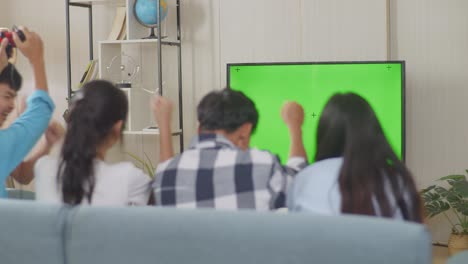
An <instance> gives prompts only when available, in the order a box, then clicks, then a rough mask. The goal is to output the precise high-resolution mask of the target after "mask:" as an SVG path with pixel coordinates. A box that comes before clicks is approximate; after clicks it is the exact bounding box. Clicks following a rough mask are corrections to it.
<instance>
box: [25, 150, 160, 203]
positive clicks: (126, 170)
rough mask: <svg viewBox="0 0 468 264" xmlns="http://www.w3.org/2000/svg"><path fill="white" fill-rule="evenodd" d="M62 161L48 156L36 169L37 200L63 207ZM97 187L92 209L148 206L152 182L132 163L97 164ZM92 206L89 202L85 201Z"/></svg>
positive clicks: (100, 162)
mask: <svg viewBox="0 0 468 264" xmlns="http://www.w3.org/2000/svg"><path fill="white" fill-rule="evenodd" d="M58 165H59V161H58V159H56V158H53V157H50V156H45V157H42V158H41V159H39V160H38V161H37V162H36V165H35V167H34V174H35V178H36V180H35V184H36V200H38V201H44V202H51V203H61V202H62V193H61V189H60V188H59V187H58V186H57V169H58ZM94 174H95V177H96V183H95V186H94V192H93V197H92V201H91V204H92V205H116V206H118V205H130V204H133V205H146V204H147V203H148V199H149V195H150V191H151V188H150V187H151V186H150V183H151V179H150V178H149V177H148V176H147V175H145V174H144V173H143V171H141V170H140V169H138V168H136V167H135V166H134V165H133V164H132V163H131V162H120V163H116V164H107V163H106V162H104V161H101V160H96V163H95V168H94ZM83 201H84V203H86V204H88V201H87V199H83Z"/></svg>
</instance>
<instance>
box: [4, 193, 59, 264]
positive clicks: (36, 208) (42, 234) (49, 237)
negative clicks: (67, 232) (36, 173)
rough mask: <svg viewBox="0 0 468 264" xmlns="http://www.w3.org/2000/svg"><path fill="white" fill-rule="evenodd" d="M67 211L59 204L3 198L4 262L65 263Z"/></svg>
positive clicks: (8, 263) (7, 263)
mask: <svg viewBox="0 0 468 264" xmlns="http://www.w3.org/2000/svg"><path fill="white" fill-rule="evenodd" d="M65 215H66V210H64V208H63V207H62V206H58V205H39V204H38V203H34V202H31V201H29V202H24V201H12V200H2V201H0V263H2V264H3V263H5V264H10V263H47V264H62V263H64V257H63V254H62V253H63V243H62V240H63V239H62V234H63V223H64V221H63V219H64V217H65Z"/></svg>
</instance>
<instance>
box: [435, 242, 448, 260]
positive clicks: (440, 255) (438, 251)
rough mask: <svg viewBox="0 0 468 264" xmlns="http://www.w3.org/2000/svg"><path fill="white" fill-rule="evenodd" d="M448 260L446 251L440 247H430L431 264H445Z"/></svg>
mask: <svg viewBox="0 0 468 264" xmlns="http://www.w3.org/2000/svg"><path fill="white" fill-rule="evenodd" d="M447 259H448V249H447V247H442V246H433V247H432V263H433V264H445V263H447Z"/></svg>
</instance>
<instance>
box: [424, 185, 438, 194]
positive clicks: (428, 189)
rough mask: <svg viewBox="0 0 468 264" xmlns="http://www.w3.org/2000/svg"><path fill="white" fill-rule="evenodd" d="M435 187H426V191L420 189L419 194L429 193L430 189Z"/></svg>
mask: <svg viewBox="0 0 468 264" xmlns="http://www.w3.org/2000/svg"><path fill="white" fill-rule="evenodd" d="M435 187H436V185H431V186H429V187H427V188H426V189H422V190H421V194H424V193H427V192H429V191H431V190H432V189H434V188H435Z"/></svg>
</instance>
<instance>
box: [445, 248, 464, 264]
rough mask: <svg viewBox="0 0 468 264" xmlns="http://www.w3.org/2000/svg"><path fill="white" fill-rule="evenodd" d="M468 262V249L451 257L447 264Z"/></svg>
mask: <svg viewBox="0 0 468 264" xmlns="http://www.w3.org/2000/svg"><path fill="white" fill-rule="evenodd" d="M467 263H468V251H466V252H460V253H458V254H456V255H454V256H453V257H451V258H449V260H448V261H447V264H467Z"/></svg>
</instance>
